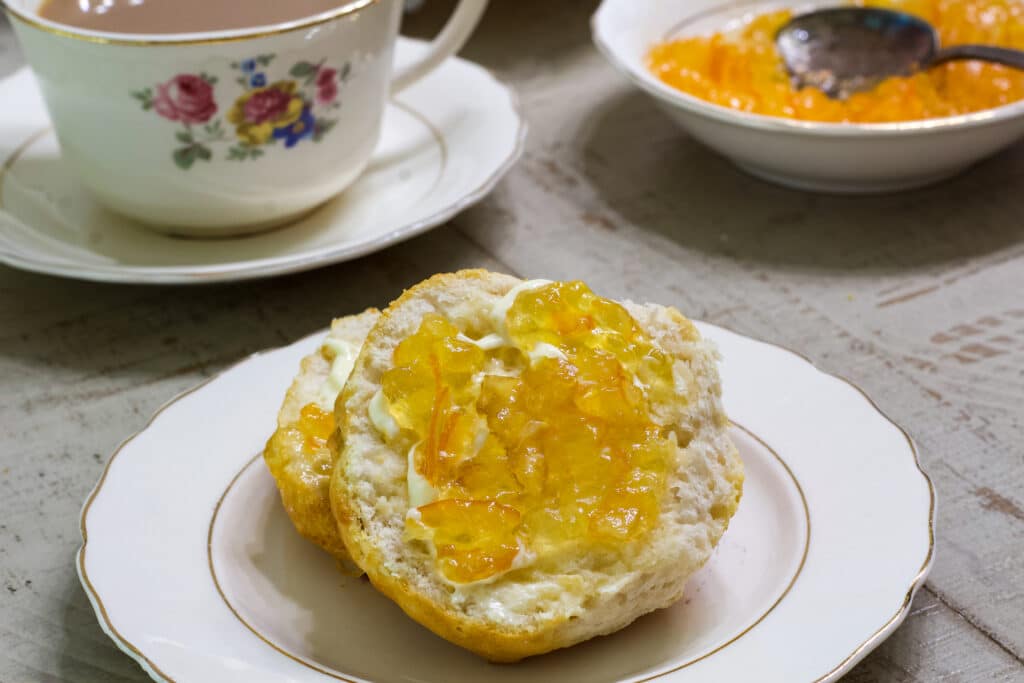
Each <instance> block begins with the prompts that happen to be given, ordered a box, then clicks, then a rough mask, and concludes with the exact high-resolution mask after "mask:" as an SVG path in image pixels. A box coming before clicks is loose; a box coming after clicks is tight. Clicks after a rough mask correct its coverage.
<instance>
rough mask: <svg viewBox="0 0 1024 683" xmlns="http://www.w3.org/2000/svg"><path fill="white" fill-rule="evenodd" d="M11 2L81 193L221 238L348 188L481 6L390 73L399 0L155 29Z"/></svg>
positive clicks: (169, 227) (163, 224) (464, 12)
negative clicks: (66, 18) (395, 109)
mask: <svg viewBox="0 0 1024 683" xmlns="http://www.w3.org/2000/svg"><path fill="white" fill-rule="evenodd" d="M6 4H7V10H8V14H9V16H11V17H12V18H13V22H12V23H13V25H14V27H15V30H16V32H17V34H18V37H19V38H20V40H21V44H22V46H23V48H24V51H25V54H26V56H27V58H28V61H29V63H30V64H31V66H32V68H33V70H34V71H35V73H36V76H37V78H38V80H39V83H40V86H41V88H42V92H43V96H44V98H45V99H46V104H47V107H48V109H49V111H50V117H51V118H52V120H53V124H54V127H55V129H56V132H57V136H58V138H59V140H60V144H61V153H62V155H63V157H64V158H65V159H66V160H67V161H68V162H69V163H70V164H71V165H72V166H73V167H74V168H75V169H76V170H77V171H78V173H79V175H80V176H81V179H82V181H83V183H84V184H85V186H86V187H88V188H89V189H90V190H91V191H92V192H93V194H95V195H96V197H97V198H98V199H99V200H100V201H101V202H102V203H104V204H106V205H107V206H109V207H110V208H112V209H114V210H115V211H118V212H120V213H122V214H125V215H128V216H130V217H132V218H135V219H138V220H140V221H142V222H144V223H146V224H148V225H151V226H154V227H155V228H157V229H160V230H163V231H169V232H174V233H180V234H187V235H194V236H211V237H218V236H226V235H238V234H244V233H248V232H255V231H258V230H263V229H267V228H270V227H273V226H276V225H280V224H282V223H285V222H288V221H289V220H291V219H293V218H296V217H297V216H299V215H301V214H303V213H305V212H307V211H309V210H311V209H313V208H315V207H316V206H318V205H320V204H321V203H323V202H325V201H326V200H328V199H330V198H331V197H333V196H334V195H336V194H338V193H339V192H341V191H342V190H343V189H345V187H347V186H348V185H349V184H350V183H352V181H354V180H355V179H356V178H357V177H358V176H359V174H360V173H361V172H362V170H363V169H364V168H365V167H366V164H367V162H368V161H369V159H370V155H371V154H372V153H373V149H374V146H375V145H376V143H377V138H378V136H379V133H380V126H381V119H382V117H383V112H384V106H385V103H386V101H387V98H388V95H389V93H392V92H395V91H397V90H399V89H401V88H403V87H405V86H407V85H409V84H411V83H412V82H414V81H415V80H417V79H419V78H420V77H422V76H423V75H425V74H426V73H428V72H429V71H430V70H432V69H433V68H434V67H435V66H437V65H438V64H439V63H440V62H441V61H443V60H444V58H445V57H447V56H449V55H451V54H452V53H453V52H455V51H456V50H458V49H459V47H461V45H462V43H463V42H465V40H466V38H467V37H468V36H469V34H470V33H471V32H472V30H473V28H474V27H475V25H476V23H477V21H478V20H479V18H480V15H481V14H482V13H483V10H484V7H485V6H486V0H461V2H460V3H459V5H458V6H457V7H456V9H455V12H454V13H453V14H452V17H451V19H450V20H449V22H448V25H447V26H446V27H445V28H444V30H443V31H442V32H441V34H440V35H439V36H438V37H437V39H436V40H435V41H434V42H433V43H432V45H431V47H430V49H429V50H428V51H427V52H426V54H425V55H424V56H423V57H422V58H421V59H420V60H418V61H417V62H415V63H414V64H411V65H408V66H406V67H404V68H403V69H402V70H401V71H400V72H397V73H394V74H392V67H391V61H392V53H393V49H394V45H395V39H396V37H397V35H398V25H399V20H400V18H401V10H402V0H350V1H348V2H345V1H344V0H342V2H340V4H339V6H338V7H337V8H336V9H334V10H331V11H330V12H326V13H324V14H320V15H317V16H313V17H307V18H301V19H297V20H295V21H291V22H288V23H285V24H278V25H274V26H261V27H256V28H252V29H242V30H231V31H215V32H204V33H188V34H155V35H140V34H123V33H101V32H96V31H89V30H84V29H78V28H75V27H70V26H65V25H63V24H57V23H54V22H51V21H48V20H45V19H43V18H41V17H39V16H38V14H37V13H36V10H37V8H38V5H39V4H40V0H6ZM239 8H240V10H242V8H244V3H239Z"/></svg>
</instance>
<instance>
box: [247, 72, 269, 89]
mask: <svg viewBox="0 0 1024 683" xmlns="http://www.w3.org/2000/svg"><path fill="white" fill-rule="evenodd" d="M266 84H267V75H266V74H262V73H261V74H253V75H252V78H250V79H249V87H251V88H262V87H263V86H265V85H266Z"/></svg>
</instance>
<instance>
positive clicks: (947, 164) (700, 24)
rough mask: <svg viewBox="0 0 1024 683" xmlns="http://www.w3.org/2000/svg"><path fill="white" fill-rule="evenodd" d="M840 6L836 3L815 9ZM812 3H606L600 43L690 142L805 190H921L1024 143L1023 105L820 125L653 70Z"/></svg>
mask: <svg viewBox="0 0 1024 683" xmlns="http://www.w3.org/2000/svg"><path fill="white" fill-rule="evenodd" d="M822 4H835V3H834V2H831V3H817V5H822ZM813 6H814V5H813V4H811V5H809V4H808V3H806V2H796V1H795V2H788V3H787V2H779V1H778V0H775V1H767V0H748V1H746V2H739V3H737V2H729V0H604V2H602V3H601V6H600V8H598V10H597V12H596V13H595V14H594V16H593V19H592V21H591V25H592V29H593V35H594V42H595V43H596V44H597V47H598V48H599V49H600V50H601V52H603V53H604V55H605V56H606V57H607V58H608V60H609V61H611V63H612V64H614V65H615V66H616V67H617V68H619V69H620V70H621V71H622V72H623V73H625V74H626V75H627V76H628V77H629V78H630V80H632V81H633V82H634V83H635V84H636V85H638V86H640V88H642V89H643V90H644V91H645V92H647V93H648V94H649V95H651V96H653V97H654V99H655V100H656V101H657V102H658V104H659V105H661V106H662V107H663V108H664V109H665V111H667V112H668V113H669V115H670V116H671V117H672V118H673V119H674V120H675V121H677V122H678V123H679V125H681V126H682V127H683V128H684V129H686V131H687V132H689V133H690V134H691V135H692V136H693V137H695V138H696V139H698V140H700V141H701V142H703V143H704V144H706V145H707V146H709V147H711V148H712V149H715V150H716V151H718V152H720V153H721V154H723V155H725V156H726V157H728V158H729V159H731V160H732V161H733V162H734V163H735V164H736V165H737V166H739V167H740V168H742V169H744V170H746V171H748V172H749V173H752V174H753V175H756V176H758V177H761V178H764V179H766V180H771V181H774V182H777V183H781V184H783V185H788V186H791V187H796V188H799V189H804V190H815V191H821V192H839V193H870V192H888V191H893V190H903V189H908V188H912V187H920V186H922V185H927V184H929V183H933V182H936V181H938V180H942V179H943V178H947V177H949V176H952V175H954V174H956V173H959V172H960V171H962V170H964V169H966V168H967V167H968V166H970V165H971V164H974V163H976V162H978V161H980V160H981V159H984V158H985V157H987V156H989V155H991V154H994V153H995V152H997V151H999V150H1000V149H1003V148H1004V147H1007V146H1008V145H1010V144H1012V143H1014V142H1016V141H1017V140H1018V139H1019V138H1020V137H1021V136H1022V135H1024V101H1021V102H1016V103H1013V104H1009V105H1006V106H1003V107H998V108H996V109H988V110H985V111H981V112H976V113H973V114H967V115H965V116H952V117H946V118H938V119H926V120H921V121H908V122H904V123H874V124H849V123H815V122H807V121H796V120H792V119H784V118H780V117H775V116H763V115H760V114H748V113H746V112H741V111H736V110H733V109H729V108H727V107H721V106H719V105H716V104H712V103H710V102H706V101H704V100H702V99H700V98H697V97H694V96H692V95H688V94H686V93H683V92H680V91H679V90H676V89H675V88H672V87H671V86H668V85H666V84H665V83H662V82H661V81H660V80H659V79H658V78H657V77H656V76H654V75H653V74H651V73H650V72H649V71H648V70H647V66H646V56H647V53H648V50H650V48H651V46H652V45H654V44H656V43H659V42H662V41H665V40H667V39H672V38H676V37H680V36H686V35H700V34H709V33H713V32H714V31H717V30H721V29H722V28H723V27H727V26H728V25H730V24H735V23H736V22H738V21H741V20H742V19H743V17H744V16H747V15H750V14H759V13H762V12H766V11H771V10H773V9H780V8H783V7H792V8H794V9H797V10H804V9H808V8H810V7H813Z"/></svg>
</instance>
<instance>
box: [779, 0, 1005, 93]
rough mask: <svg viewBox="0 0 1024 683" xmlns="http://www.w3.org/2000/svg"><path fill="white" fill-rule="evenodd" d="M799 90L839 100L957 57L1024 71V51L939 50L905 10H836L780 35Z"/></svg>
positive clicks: (812, 15)
mask: <svg viewBox="0 0 1024 683" xmlns="http://www.w3.org/2000/svg"><path fill="white" fill-rule="evenodd" d="M775 44H776V45H777V46H778V49H779V52H780V53H781V54H782V59H783V61H784V62H785V63H786V68H787V69H788V70H789V73H790V75H791V76H792V78H793V84H794V85H795V86H796V87H797V88H802V87H804V86H811V87H814V88H818V89H819V90H822V91H824V92H825V94H826V95H828V96H829V97H832V98H835V99H845V98H846V97H848V96H849V95H851V94H853V93H855V92H860V91H863V90H870V89H871V88H873V87H875V86H876V85H877V84H878V83H880V82H881V81H883V80H885V79H886V78H889V77H890V76H909V75H910V74H912V73H914V72H915V71H920V70H925V69H928V68H930V67H933V66H935V65H936V64H941V63H943V62H948V61H950V60H953V59H980V60H983V61H986V62H997V63H999V64H1005V65H1006V66H1012V67H1016V68H1018V69H1024V51H1022V50H1011V49H1008V48H1002V47H993V46H991V45H954V46H952V47H947V48H943V49H940V48H939V35H938V33H937V32H936V31H935V29H934V28H933V27H932V25H931V24H929V23H928V22H926V21H924V20H923V19H919V18H918V17H915V16H913V15H910V14H906V13H904V12H896V11H893V10H887V9H878V8H867V7H834V8H829V9H821V10H816V11H813V12H809V13H807V14H801V15H799V16H796V17H793V18H792V19H790V20H789V22H787V23H786V25H785V26H783V27H782V28H781V29H779V32H778V34H776V36H775Z"/></svg>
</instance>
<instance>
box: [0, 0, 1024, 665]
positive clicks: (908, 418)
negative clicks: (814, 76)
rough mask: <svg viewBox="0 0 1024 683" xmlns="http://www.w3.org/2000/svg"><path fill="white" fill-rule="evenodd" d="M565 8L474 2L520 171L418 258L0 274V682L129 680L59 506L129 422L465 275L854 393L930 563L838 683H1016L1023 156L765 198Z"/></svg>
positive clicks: (1022, 519) (1021, 513)
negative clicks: (249, 363)
mask: <svg viewBox="0 0 1024 683" xmlns="http://www.w3.org/2000/svg"><path fill="white" fill-rule="evenodd" d="M450 4H451V3H450V2H446V1H445V0H431V2H430V3H427V6H426V7H425V8H424V10H422V11H421V12H420V13H419V14H417V15H415V16H414V17H413V18H412V19H411V20H410V21H409V22H408V23H407V31H409V32H412V33H413V34H418V35H430V34H432V33H433V32H434V31H435V30H436V28H437V27H438V26H439V25H440V23H441V22H442V21H443V17H444V16H445V13H446V12H447V10H448V8H449V7H450ZM593 7H594V4H593V3H591V2H577V1H575V0H573V1H572V2H559V3H550V2H542V1H541V0H521V1H520V2H515V3H513V2H496V3H492V7H491V9H490V10H489V11H488V15H487V16H486V18H485V20H484V23H483V25H482V26H481V29H480V31H479V32H478V34H477V35H475V36H474V38H473V40H472V42H471V44H470V45H469V46H468V48H467V50H466V55H467V56H469V57H470V58H472V59H474V60H477V61H479V62H481V63H483V64H484V65H485V66H487V67H489V68H491V69H493V70H494V71H495V72H496V73H497V74H498V75H499V76H500V77H501V78H503V79H504V80H506V81H509V82H511V83H513V84H514V85H515V86H516V87H517V89H518V91H519V93H520V97H521V99H522V103H523V107H524V109H525V111H526V114H527V117H528V119H529V122H530V125H531V131H530V139H529V141H528V147H527V152H526V154H525V156H524V159H523V160H522V162H521V163H520V164H519V166H518V167H517V168H515V169H514V170H513V171H512V173H511V174H510V175H509V177H508V178H507V179H506V180H505V181H503V182H502V183H501V185H500V186H499V188H498V190H497V191H496V192H494V193H493V194H492V195H491V196H490V197H488V198H487V199H486V200H485V201H484V202H482V203H481V204H479V205H478V206H476V207H474V208H472V209H470V210H469V211H467V212H465V213H464V214H462V215H460V216H458V217H457V218H456V219H454V220H453V221H452V222H451V223H450V224H449V225H447V226H445V227H442V228H440V229H438V230H436V231H434V232H432V233H429V234H428V235H425V236H422V237H419V238H417V239H415V240H412V241H410V242H408V243H405V244H403V245H399V246H397V247H394V248H392V249H389V250H387V251H385V252H382V253H380V254H377V255H374V256H371V257H368V258H365V259H361V260H359V261H356V262H354V263H349V264H342V265H339V266H335V267H331V268H326V269H322V270H319V271H315V272H312V273H307V274H302V275H295V276H289V277H284V278H280V279H276V280H272V281H266V282H256V283H243V284H238V285H223V286H215V287H203V288H163V287H129V286H110V285H98V284H89V283H78V282H72V281H64V280H58V279H54V278H48V277H42V276H36V275H31V274H26V273H21V272H18V271H14V270H10V269H6V268H3V267H0V444H2V446H0V682H2V683H22V682H23V681H46V682H49V681H75V682H78V681H87V682H88V681H143V680H146V678H145V676H144V675H143V674H142V672H141V670H140V669H139V668H138V667H137V666H136V665H135V664H134V662H132V661H131V660H130V659H128V658H127V657H125V656H124V655H122V654H121V653H120V652H119V651H118V650H117V649H116V648H115V647H114V645H113V644H112V643H111V642H110V641H109V640H108V639H107V638H106V636H104V635H103V633H102V632H101V631H100V629H99V626H98V625H97V623H96V621H95V618H94V616H93V615H92V610H91V608H90V607H89V604H88V601H87V599H86V598H85V596H84V594H83V593H82V591H81V589H80V587H79V585H78V580H77V577H76V576H75V573H74V568H73V556H74V552H75V551H76V550H77V547H78V544H79V542H80V538H79V532H78V513H79V508H80V506H81V503H82V501H83V500H84V498H85V496H86V495H87V494H88V492H89V490H90V489H91V488H92V486H93V484H94V483H95V481H96V479H97V477H98V476H99V473H100V471H101V469H102V467H103V464H104V463H105V461H106V459H107V457H109V454H110V453H111V452H112V451H113V450H114V448H115V447H116V446H117V444H118V443H119V442H120V441H121V440H122V439H123V438H124V437H125V436H127V435H128V434H130V433H132V432H133V431H134V430H136V429H138V428H139V427H140V426H141V425H143V424H144V423H145V421H146V419H147V418H148V416H149V415H150V414H151V413H152V412H153V410H155V409H156V408H157V407H158V406H159V405H160V404H162V403H163V402H164V401H166V400H167V399H168V398H170V397H171V396H173V395H174V394H176V393H178V392H179V391H181V390H183V389H185V388H187V387H189V386H191V385H193V384H195V383H196V382H197V381H200V380H201V379H203V378H205V377H208V376H210V375H211V374H214V373H216V372H217V371H218V370H220V369H222V368H223V367H225V366H226V365H229V364H230V363H232V362H234V361H235V360H237V359H239V358H241V357H243V356H245V355H246V354H248V353H251V352H253V351H256V350H259V349H262V348H266V347H271V346H279V345H281V344H285V343H288V342H290V341H292V340H295V339H298V338H300V337H302V336H304V335H306V334H308V333H309V332H311V331H314V330H316V329H319V328H322V327H324V326H325V325H326V324H327V322H328V321H329V320H330V319H331V317H333V316H335V315H339V314H344V313H351V312H354V311H357V310H361V309H362V308H364V307H366V306H370V305H377V306H379V305H382V304H384V303H386V302H387V301H389V300H390V299H391V298H392V297H393V296H394V295H396V294H397V293H398V292H400V291H401V289H402V288H403V287H406V286H409V285H411V284H413V283H415V282H416V281H418V280H420V279H422V278H423V277H425V276H427V275H430V274H432V273H434V272H439V271H446V270H452V269H456V268H459V267H466V266H483V267H488V268H493V269H497V270H506V271H510V272H514V273H516V274H519V275H523V276H545V277H555V278H583V279H586V280H587V281H588V282H589V283H590V284H591V285H592V286H593V287H594V289H596V290H597V291H599V292H601V293H603V294H607V295H610V296H615V297H628V298H635V299H638V300H652V301H658V302H662V303H666V304H672V305H676V306H678V307H679V308H681V309H682V310H683V311H684V312H686V313H687V314H689V315H691V316H693V317H697V318H702V319H705V320H708V321H710V322H713V323H717V324H721V325H725V326H727V327H730V328H732V329H735V330H737V331H739V332H743V333H745V334H750V335H752V336H755V337H759V338H762V339H766V340H769V341H773V342H776V343H779V344H782V345H785V346H788V347H791V348H794V349H796V350H799V351H800V352H801V353H804V354H805V355H807V356H809V357H811V358H812V359H813V360H814V362H815V363H816V364H818V365H819V366H820V367H822V368H823V369H825V370H828V371H832V372H837V373H840V374H842V375H845V376H847V377H849V378H850V379H852V380H853V381H854V382H856V383H857V384H859V385H860V386H861V387H863V388H864V389H865V390H867V391H868V393H870V394H871V395H872V396H873V398H875V399H876V400H877V401H878V403H879V405H880V406H881V407H882V408H883V409H884V410H885V411H886V412H887V413H888V414H889V415H891V416H892V417H893V418H894V419H896V420H897V421H898V422H900V423H901V424H903V425H904V426H906V427H907V428H908V430H909V431H910V432H911V434H912V435H913V436H914V438H915V439H916V440H917V443H918V445H919V447H920V451H921V457H922V460H923V462H924V464H925V466H926V467H927V469H928V470H929V472H930V473H931V475H932V477H933V478H934V480H935V483H936V486H937V488H938V493H939V507H938V527H937V529H938V539H939V540H938V549H937V559H936V565H935V569H934V571H933V573H932V576H931V578H930V580H929V582H928V585H927V587H926V589H925V590H923V591H922V592H921V593H920V594H919V595H918V597H917V599H916V600H915V602H914V606H913V610H912V612H911V614H910V616H909V617H908V619H907V621H906V622H905V624H904V625H903V626H902V627H901V628H900V629H899V630H898V631H897V632H896V634H895V635H894V636H893V637H892V638H891V639H889V640H888V641H886V642H885V643H884V644H883V645H882V646H881V647H880V648H879V649H878V650H876V651H875V652H874V653H872V654H871V655H869V656H868V658H867V659H866V660H865V661H864V662H863V663H861V664H860V665H859V666H858V667H857V668H856V669H855V671H854V672H853V673H851V674H850V675H849V677H848V680H851V681H857V682H858V683H867V682H868V681H899V682H904V681H907V682H910V681H913V682H918V681H920V682H925V681H975V680H1000V681H1022V680H1024V660H1022V658H1024V497H1022V496H1024V494H1022V491H1024V446H1022V444H1024V409H1022V408H1021V405H1022V403H1024V295H1022V294H1021V292H1024V200H1022V199H1021V197H1020V191H1019V189H1018V188H1019V187H1021V186H1024V147H1022V146H1018V147H1016V148H1015V149H1012V150H1010V151H1009V152H1007V153H1004V154H1003V155H1001V156H999V157H997V158H995V159H993V160H991V161H989V162H986V163H984V164H982V165H981V166H979V167H977V168H975V169H973V170H972V171H971V172H970V173H968V174H966V175H964V176H962V177H960V178H957V179H955V180H952V181H950V182H947V183H944V184H942V185H940V186H937V187H935V188H931V189H925V190H920V191H914V192H908V193H904V194H898V195H891V196H881V197H868V198H858V199H852V198H841V197H826V196H816V195H808V194H801V193H797V192H791V191H788V190H784V189H781V188H777V187H774V186H771V185H767V184H765V183H763V182H761V181H758V180H754V179H752V178H749V177H747V176H745V175H743V174H741V173H740V172H738V171H736V170H735V169H733V168H732V167H731V166H730V165H729V164H728V163H727V162H725V161H723V160H722V159H720V158H718V157H716V156H714V155H713V154H712V153H710V152H708V151H707V150H705V149H703V148H702V147H700V146H699V145H697V144H696V143H694V142H693V141H692V140H689V139H687V137H686V136H685V135H684V134H683V133H681V132H680V131H679V130H678V129H677V128H676V127H674V125H673V124H671V122H670V121H669V120H668V119H666V118H665V117H664V116H663V115H662V114H661V113H660V112H659V111H658V110H657V109H656V108H655V107H654V106H653V105H652V104H651V102H650V101H649V100H648V99H646V98H645V96H643V95H641V94H640V93H638V92H636V91H635V90H633V89H631V88H630V87H629V86H628V85H627V84H626V83H625V82H624V80H623V79H622V78H621V77H619V76H618V75H617V74H616V73H614V71H613V70H612V69H611V68H610V67H609V66H608V65H606V64H605V63H604V62H603V60H602V59H601V58H600V57H599V56H598V55H597V53H596V52H595V50H594V49H593V48H592V47H591V45H590V42H589V29H588V23H587V20H588V17H589V14H590V12H591V11H592V10H593ZM524 37H528V39H526V38H524ZM12 45H13V43H12V41H11V37H10V35H9V33H8V32H7V31H4V30H0V75H2V74H4V73H5V72H7V71H9V70H10V69H11V68H13V67H14V66H15V65H17V64H18V63H20V56H19V55H18V53H17V51H16V49H14V48H13V47H12ZM324 291H326V292H329V293H330V294H329V295H328V296H324V295H323V294H322V292H324ZM837 618H839V617H838V616H837Z"/></svg>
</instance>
